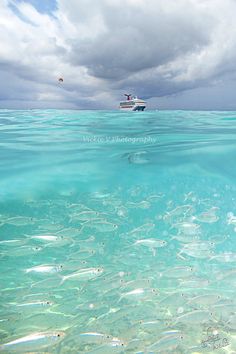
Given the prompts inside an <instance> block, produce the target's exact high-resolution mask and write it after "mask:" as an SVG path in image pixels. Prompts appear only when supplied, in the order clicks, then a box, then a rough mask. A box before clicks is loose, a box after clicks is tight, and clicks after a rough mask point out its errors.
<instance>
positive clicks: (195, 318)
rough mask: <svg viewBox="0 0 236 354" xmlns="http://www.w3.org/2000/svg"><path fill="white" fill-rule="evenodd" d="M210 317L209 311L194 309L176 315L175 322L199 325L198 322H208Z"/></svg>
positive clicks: (211, 315) (211, 316)
mask: <svg viewBox="0 0 236 354" xmlns="http://www.w3.org/2000/svg"><path fill="white" fill-rule="evenodd" d="M211 319H213V313H211V312H210V311H205V310H195V311H191V312H187V313H185V314H184V315H181V316H179V317H177V318H176V321H175V324H176V323H183V324H187V325H190V324H197V325H199V323H204V322H208V321H210V320H211Z"/></svg>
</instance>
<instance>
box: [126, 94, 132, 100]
mask: <svg viewBox="0 0 236 354" xmlns="http://www.w3.org/2000/svg"><path fill="white" fill-rule="evenodd" d="M125 96H126V97H127V101H130V100H131V96H132V95H131V94H127V93H125Z"/></svg>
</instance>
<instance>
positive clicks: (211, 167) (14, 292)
mask: <svg viewBox="0 0 236 354" xmlns="http://www.w3.org/2000/svg"><path fill="white" fill-rule="evenodd" d="M235 142H236V113H234V112H184V111H160V112H155V111H147V112H138V113H135V112H130V113H124V112H122V113H120V112H115V111H113V112H111V111H62V110H28V111H13V110H1V111H0V266H1V268H0V269H1V283H0V289H1V300H0V301H1V307H0V343H1V345H0V351H2V352H6V353H14V352H20V353H27V352H30V353H102V354H106V353H109V354H112V353H140V354H141V353H165V354H166V353H175V354H177V353H186V354H191V353H195V354H196V353H205V352H207V353H215V352H216V353H236V301H235V290H236V289H235V288H236V268H235V263H236V242H235V237H236V203H235V200H236V199H235V198H236V163H235V161H236V144H235Z"/></svg>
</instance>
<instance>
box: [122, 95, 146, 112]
mask: <svg viewBox="0 0 236 354" xmlns="http://www.w3.org/2000/svg"><path fill="white" fill-rule="evenodd" d="M145 108H146V102H145V101H143V100H140V99H137V98H135V99H133V100H127V101H122V102H120V110H121V111H144V109H145Z"/></svg>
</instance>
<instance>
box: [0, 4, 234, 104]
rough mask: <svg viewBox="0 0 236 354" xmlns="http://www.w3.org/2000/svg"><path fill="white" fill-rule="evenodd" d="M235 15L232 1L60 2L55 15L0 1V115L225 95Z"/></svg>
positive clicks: (231, 75)
mask: <svg viewBox="0 0 236 354" xmlns="http://www.w3.org/2000/svg"><path fill="white" fill-rule="evenodd" d="M31 2H32V0H31ZM33 3H35V2H33ZM54 5H55V4H54ZM235 12H236V2H235V1H234V0H224V1H221V0H214V1H213V0H178V2H176V1H175V0H168V2H167V1H166V0H149V1H148V2H147V1H144V0H136V1H134V0H124V1H122V2H121V1H120V0H99V1H96V2H95V1H94V0H70V1H68V0H58V1H57V6H54V12H53V14H52V13H51V11H50V12H48V13H45V11H43V12H42V11H40V9H39V8H38V10H37V9H36V8H35V7H34V6H33V5H32V4H31V3H29V2H28V1H26V2H24V1H21V2H19V1H16V0H15V1H14V0H2V2H1V3H0V26H1V31H0V43H1V46H0V72H1V75H2V77H4V83H5V84H4V85H1V86H0V98H1V100H0V106H2V107H3V106H4V105H7V104H8V106H11V105H12V106H21V107H22V106H24V105H25V106H27V105H28V104H29V103H30V105H31V106H32V105H33V106H38V107H44V106H45V107H54V106H55V107H63V105H64V106H65V107H72V108H76V107H78V108H90V107H94V108H114V107H115V106H116V104H117V100H119V97H120V96H121V94H122V93H123V92H124V91H126V90H132V92H133V93H136V94H138V95H141V96H142V97H144V98H146V99H149V98H155V97H165V96H168V97H169V96H171V95H176V94H179V93H181V92H185V91H187V90H191V92H192V90H194V89H196V90H197V92H198V93H199V90H201V88H202V89H203V90H205V88H206V87H208V88H209V89H210V88H211V87H214V85H217V84H218V82H219V81H218V80H226V81H227V80H231V84H230V87H231V85H234V81H233V80H232V78H235V72H236V69H235V66H234V63H235V60H236V23H235V19H234V14H235ZM61 76H62V77H63V78H64V83H63V84H62V85H60V84H59V83H58V77H61ZM226 86H227V85H226ZM213 91H214V92H215V94H216V100H217V92H218V91H217V90H213ZM213 91H212V92H213ZM219 91H220V90H219ZM204 92H205V91H204ZM200 96H201V95H200ZM173 97H174V96H173ZM188 97H190V98H191V97H192V95H188ZM172 101H173V100H172ZM212 101H213V99H212V96H211V102H212ZM19 102H21V104H20V103H19ZM27 102H28V103H27ZM150 102H152V101H150ZM204 102H205V101H204ZM199 104H200V105H201V102H199ZM190 106H191V104H190ZM229 106H230V107H231V109H232V104H230V103H229ZM235 108H236V107H235Z"/></svg>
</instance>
